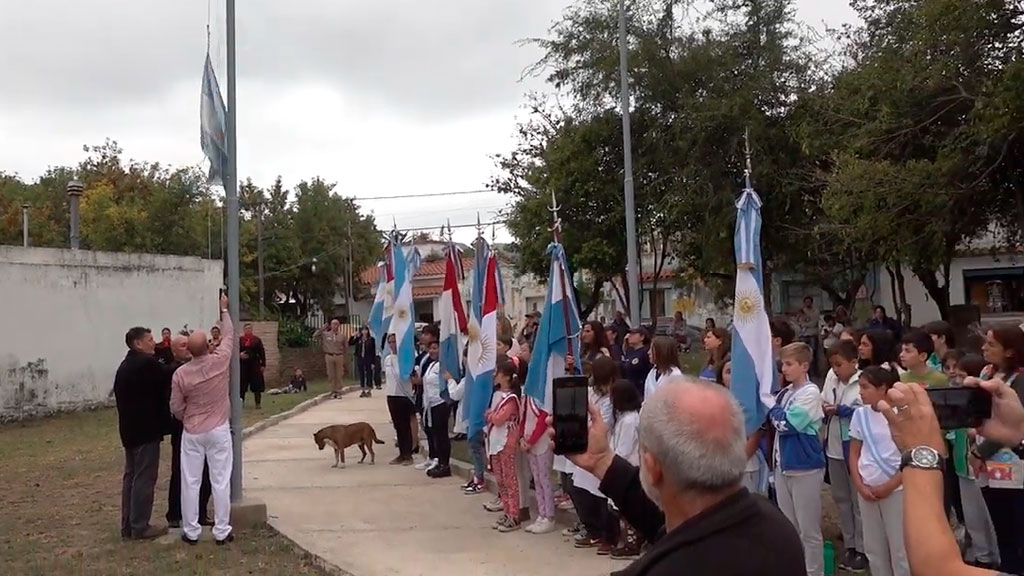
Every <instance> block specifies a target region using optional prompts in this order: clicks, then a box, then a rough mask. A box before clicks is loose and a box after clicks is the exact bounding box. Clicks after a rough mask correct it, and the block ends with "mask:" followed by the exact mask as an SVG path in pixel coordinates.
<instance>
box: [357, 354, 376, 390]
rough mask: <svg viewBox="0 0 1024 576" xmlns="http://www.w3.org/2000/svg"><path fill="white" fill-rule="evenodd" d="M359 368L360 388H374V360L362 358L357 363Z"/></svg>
mask: <svg viewBox="0 0 1024 576" xmlns="http://www.w3.org/2000/svg"><path fill="white" fill-rule="evenodd" d="M357 366H358V370H359V383H360V388H362V389H363V390H371V389H373V360H369V361H367V360H363V359H360V360H359V363H358V364H357Z"/></svg>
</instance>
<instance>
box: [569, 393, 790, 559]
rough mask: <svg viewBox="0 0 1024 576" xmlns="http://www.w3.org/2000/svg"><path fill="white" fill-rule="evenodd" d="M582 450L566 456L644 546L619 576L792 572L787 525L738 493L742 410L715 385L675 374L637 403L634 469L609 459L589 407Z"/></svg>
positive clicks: (765, 505) (757, 500)
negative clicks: (646, 545)
mask: <svg viewBox="0 0 1024 576" xmlns="http://www.w3.org/2000/svg"><path fill="white" fill-rule="evenodd" d="M590 411H591V422H592V424H591V426H590V436H589V438H588V450H587V452H585V453H583V454H578V455H575V456H570V459H571V460H572V461H573V462H574V463H575V464H576V465H577V466H579V467H581V468H583V469H584V470H587V471H589V472H591V473H592V474H594V475H595V476H597V478H599V479H600V480H601V492H603V493H604V494H605V495H606V496H608V498H610V499H611V500H612V502H614V503H615V506H616V507H617V508H618V509H619V511H620V513H621V514H622V515H623V517H624V518H625V519H626V521H627V522H629V523H630V525H631V526H633V527H634V528H636V529H637V530H638V531H639V532H641V533H642V534H643V536H644V537H645V538H646V539H647V540H648V541H649V542H651V543H652V545H651V548H650V550H649V551H648V552H647V554H645V555H644V556H643V557H642V558H640V559H639V560H637V561H636V562H634V563H633V564H632V565H630V566H629V567H628V568H626V569H625V570H622V571H620V572H618V573H617V574H621V575H623V576H668V575H672V576H675V575H677V574H680V573H681V571H683V572H685V573H686V574H687V575H688V576H800V575H802V574H804V555H803V545H802V544H801V543H800V538H799V536H798V535H797V533H796V530H795V529H794V528H793V526H792V524H790V523H789V521H787V520H786V518H785V517H784V516H783V515H782V513H781V512H779V510H778V509H777V508H775V507H774V506H772V505H771V503H769V502H768V501H767V500H766V499H764V498H762V497H761V496H757V495H754V494H751V493H750V492H748V491H747V490H746V488H743V487H742V486H741V484H740V480H741V478H742V476H743V470H744V467H745V465H746V461H747V458H746V454H745V453H744V444H745V441H746V433H745V431H744V429H743V413H742V411H741V410H740V407H739V405H738V404H737V403H736V400H735V399H734V398H733V397H732V395H731V394H730V393H729V391H728V390H727V389H725V388H723V387H721V386H718V385H715V384H711V383H705V382H698V381H695V380H693V379H690V378H687V377H678V378H674V379H672V380H670V381H669V382H667V383H665V384H664V385H662V386H661V388H659V389H658V391H657V392H656V393H655V394H654V395H653V396H652V397H651V398H648V399H646V400H645V402H644V408H643V412H642V413H641V416H640V447H641V449H640V467H639V468H637V467H635V466H633V465H632V464H630V463H629V462H627V461H626V460H624V459H622V458H621V457H619V456H616V455H615V453H614V452H612V450H611V449H610V448H609V446H608V435H607V429H606V428H605V426H604V424H603V422H602V420H601V417H600V414H599V412H598V411H597V408H595V407H594V406H591V407H590Z"/></svg>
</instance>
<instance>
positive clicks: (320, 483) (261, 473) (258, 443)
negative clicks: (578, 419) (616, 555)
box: [243, 395, 627, 576]
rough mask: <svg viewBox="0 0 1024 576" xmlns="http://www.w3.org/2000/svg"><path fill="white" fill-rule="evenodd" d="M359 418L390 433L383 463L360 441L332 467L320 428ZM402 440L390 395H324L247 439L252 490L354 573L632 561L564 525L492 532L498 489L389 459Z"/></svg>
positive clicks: (427, 573)
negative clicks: (572, 538)
mask: <svg viewBox="0 0 1024 576" xmlns="http://www.w3.org/2000/svg"><path fill="white" fill-rule="evenodd" d="M359 421H366V422H369V423H371V424H372V425H373V427H374V429H375V430H376V431H377V435H378V436H379V437H380V439H381V440H384V441H385V444H384V445H379V444H378V445H376V446H375V448H376V450H377V464H376V465H375V466H370V465H369V464H358V461H359V449H358V448H355V447H353V448H350V449H349V450H348V451H347V453H346V458H347V462H348V465H347V467H346V468H344V469H335V468H331V465H332V464H333V463H334V456H333V451H332V450H331V449H330V448H329V447H328V448H327V449H325V450H324V451H322V452H320V451H318V450H317V448H316V445H315V444H314V443H313V433H314V432H316V431H317V430H318V429H319V428H321V427H323V426H326V425H329V424H347V423H351V422H359ZM394 440H395V433H394V429H393V427H392V426H391V424H390V420H389V417H388V412H387V407H386V405H385V401H384V397H383V396H375V397H373V398H368V399H362V398H358V397H356V396H355V395H348V396H346V397H345V398H343V399H341V400H332V401H328V402H325V403H323V404H321V405H319V406H316V407H314V408H312V409H310V410H308V411H306V412H304V413H302V414H299V415H297V416H295V417H294V418H291V419H288V420H285V421H284V422H282V423H281V424H279V425H277V426H274V427H272V428H268V429H266V430H264V431H262V432H259V433H257V434H254V435H253V436H251V437H250V438H249V439H247V440H246V441H245V444H244V459H245V460H244V461H245V468H244V470H243V471H244V475H245V478H244V481H245V487H246V494H247V495H252V496H255V497H257V498H260V499H262V500H263V501H264V502H266V504H267V511H268V514H269V516H270V523H271V524H272V525H273V526H274V527H275V528H276V529H278V530H279V531H281V532H282V533H283V534H285V535H286V536H288V537H289V538H291V539H292V540H293V541H295V542H296V543H297V544H298V545H299V546H301V547H303V548H305V549H306V550H308V551H309V552H311V553H313V554H315V555H317V556H319V557H320V558H321V559H323V560H325V561H326V562H328V563H330V564H333V565H334V566H337V567H339V568H341V569H342V570H344V571H346V572H349V573H351V574H352V575H353V576H421V575H422V576H437V575H438V574H442V573H445V574H495V575H500V576H538V575H547V574H551V575H558V576H597V575H604V574H609V573H610V572H611V571H613V570H619V569H621V568H624V567H625V566H626V565H627V563H626V562H623V561H617V560H611V559H608V558H602V557H599V556H597V555H596V554H595V553H594V551H593V550H577V549H574V548H573V547H572V544H571V543H570V542H569V540H568V538H565V537H563V536H561V535H560V534H559V533H558V532H555V533H552V534H545V535H540V536H537V535H533V534H528V533H526V532H524V531H522V530H520V531H518V532H514V533H510V534H500V533H498V532H497V531H495V530H492V529H491V525H492V524H493V522H494V521H495V520H496V519H497V516H496V515H495V514H491V513H488V512H486V511H485V510H484V509H483V508H482V504H483V503H484V502H485V501H487V500H488V499H490V495H488V494H480V495H476V496H465V495H463V494H462V493H461V491H460V490H459V485H460V484H461V483H462V480H461V479H458V478H454V477H453V478H446V479H443V480H434V479H430V478H427V477H426V475H425V474H424V473H423V472H420V471H418V470H415V469H414V468H412V467H411V466H405V467H403V466H389V465H388V461H390V460H391V459H392V458H394V457H395V456H396V455H397V449H396V448H395V447H394ZM367 462H369V458H367ZM534 514H535V512H534Z"/></svg>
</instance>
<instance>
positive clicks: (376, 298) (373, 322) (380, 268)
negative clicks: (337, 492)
mask: <svg viewBox="0 0 1024 576" xmlns="http://www.w3.org/2000/svg"><path fill="white" fill-rule="evenodd" d="M385 266H386V265H385V263H384V262H378V263H377V272H378V274H377V291H376V292H375V293H374V295H373V305H372V306H370V319H369V324H370V331H371V332H373V337H374V338H376V339H377V342H378V343H380V342H382V341H383V340H384V332H385V330H386V328H385V326H384V290H385V289H386V288H387V283H388V277H387V273H386V272H385V271H384V268H385Z"/></svg>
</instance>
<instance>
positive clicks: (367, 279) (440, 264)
mask: <svg viewBox="0 0 1024 576" xmlns="http://www.w3.org/2000/svg"><path fill="white" fill-rule="evenodd" d="M444 267H445V259H444V258H439V259H437V260H432V261H430V262H427V261H424V262H423V263H422V264H420V269H419V270H418V271H417V272H416V276H414V277H413V279H414V280H415V279H416V278H438V277H444ZM472 268H473V258H471V257H463V258H462V269H463V270H465V271H466V272H467V273H468V272H469V270H470V269H472ZM359 280H360V281H361V282H362V283H363V284H364V285H366V286H374V285H376V284H377V282H379V281H380V268H378V267H377V266H371V267H370V268H367V269H366V270H363V271H362V272H360V273H359ZM415 290H416V289H415V287H414V288H413V291H414V292H415ZM440 293H441V292H440V291H438V292H437V294H440ZM435 295H436V294H435ZM414 296H415V294H414Z"/></svg>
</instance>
